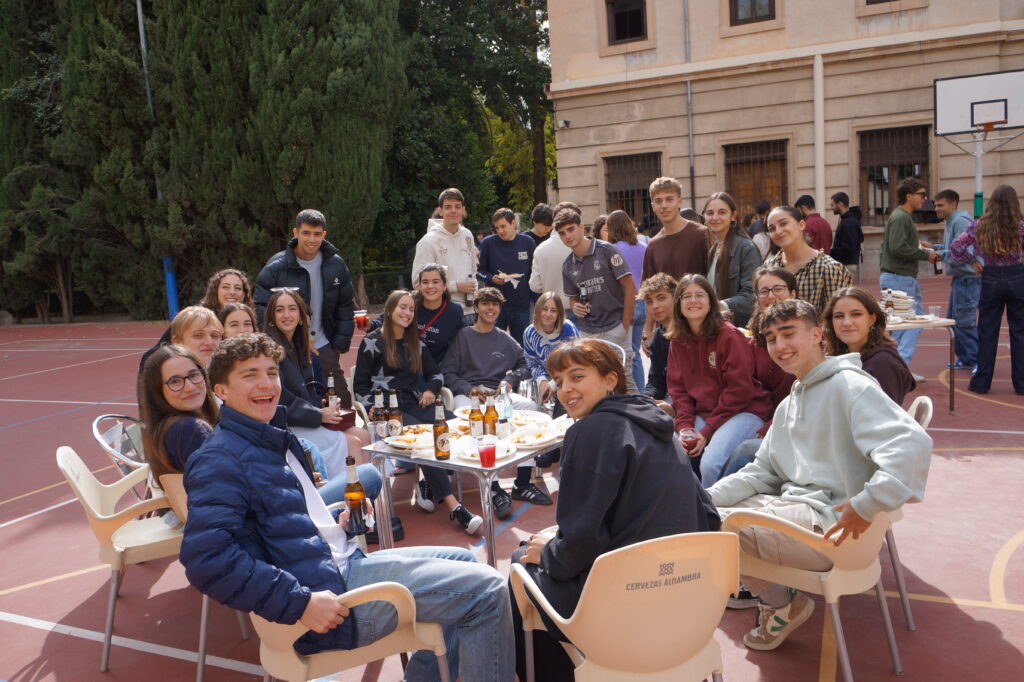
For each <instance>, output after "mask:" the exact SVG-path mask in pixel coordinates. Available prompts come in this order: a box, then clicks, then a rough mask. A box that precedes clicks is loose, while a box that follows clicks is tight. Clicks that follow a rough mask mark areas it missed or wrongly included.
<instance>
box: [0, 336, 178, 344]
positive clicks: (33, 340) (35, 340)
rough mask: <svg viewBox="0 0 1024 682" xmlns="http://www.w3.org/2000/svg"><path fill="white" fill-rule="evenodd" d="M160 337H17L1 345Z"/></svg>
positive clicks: (146, 339) (1, 342) (132, 339)
mask: <svg viewBox="0 0 1024 682" xmlns="http://www.w3.org/2000/svg"><path fill="white" fill-rule="evenodd" d="M157 338H159V337H156V338H153V337H151V336H93V337H89V336H86V337H82V338H80V339H71V338H67V339H57V338H52V337H51V338H46V339H17V340H16V341H0V346H9V345H11V344H12V343H54V342H56V341H118V342H120V341H151V342H153V343H156V340H157Z"/></svg>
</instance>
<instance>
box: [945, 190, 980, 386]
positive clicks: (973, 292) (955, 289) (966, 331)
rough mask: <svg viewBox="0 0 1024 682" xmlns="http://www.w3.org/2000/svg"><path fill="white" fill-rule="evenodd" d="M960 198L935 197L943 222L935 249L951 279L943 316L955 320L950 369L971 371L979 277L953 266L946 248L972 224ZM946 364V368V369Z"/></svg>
mask: <svg viewBox="0 0 1024 682" xmlns="http://www.w3.org/2000/svg"><path fill="white" fill-rule="evenodd" d="M959 206H960V195H959V194H957V193H956V192H954V191H953V190H951V189H944V190H942V191H941V192H939V193H938V194H936V195H935V214H936V215H937V216H939V217H940V218H942V219H943V220H945V221H946V229H945V231H944V232H943V235H942V245H941V246H938V245H936V246H935V250H936V251H937V252H938V254H939V258H941V259H942V260H943V261H945V262H946V274H948V275H949V276H950V277H952V278H953V279H952V282H950V285H949V307H948V308H946V317H948V318H950V319H953V320H956V326H955V327H953V337H954V339H955V346H956V358H957V359H956V365H955V367H954V368H952V369H974V366H975V365H977V364H978V301H979V300H980V298H981V278H980V277H978V273H976V272H975V271H974V268H972V267H971V266H970V265H968V264H966V263H955V262H953V260H952V258H951V257H950V253H949V247H950V245H952V244H953V242H954V241H956V238H957V237H959V236H960V235H962V234H963V233H964V232H966V231H967V228H968V227H969V226H970V224H971V223H972V222H973V219H972V218H971V215H970V214H969V213H967V211H961V210H960V209H959ZM948 366H949V365H948V363H947V367H948Z"/></svg>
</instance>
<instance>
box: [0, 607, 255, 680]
mask: <svg viewBox="0 0 1024 682" xmlns="http://www.w3.org/2000/svg"><path fill="white" fill-rule="evenodd" d="M0 621H6V622H8V623H13V624H15V625H24V626H25V627H30V628H36V629H37V630H43V631H45V632H55V633H57V634H60V635H71V636H72V637H80V638H82V639H88V640H90V641H93V642H102V641H103V633H102V632H97V631H95V630H86V629H85V628H79V627H74V626H72V625H64V624H62V623H53V622H51V621H48V620H40V619H38V618H29V617H28V616H19V615H18V614H16V613H8V612H7V611H0ZM111 643H112V644H113V645H114V646H120V647H124V648H125V649H135V650H136V651H142V652H144V653H147V654H156V655H157V656H166V657H168V658H176V659H178V660H181V661H188V662H190V663H196V662H198V660H199V655H198V654H197V653H196V652H194V651H188V650H187V649H178V648H176V647H171V646H164V645H162V644H153V643H152V642H143V641H141V640H138V639H129V638H128V637H121V636H119V635H114V637H113V638H112V639H111ZM206 665H207V666H214V667H216V668H224V669H225V670H233V671H235V672H240V673H248V674H250V675H256V676H258V677H262V676H263V667H262V666H259V665H256V664H255V663H246V662H245V661H236V660H233V659H230V658H222V657H221V656H210V655H207V656H206Z"/></svg>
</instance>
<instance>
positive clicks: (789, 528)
mask: <svg viewBox="0 0 1024 682" xmlns="http://www.w3.org/2000/svg"><path fill="white" fill-rule="evenodd" d="M749 526H760V527H762V528H769V529H771V530H774V531H777V532H779V533H782V534H783V535H788V536H789V537H791V538H793V539H794V540H799V541H800V542H802V543H804V544H805V545H809V546H810V547H813V548H814V549H816V550H817V551H819V552H821V553H822V554H825V553H826V551H827V548H830V547H831V548H833V549H834V548H835V546H834V545H833V544H832V543H831V542H829V541H828V540H825V539H824V537H823V536H821V535H818V534H817V533H815V532H813V531H810V530H807V529H806V528H803V527H801V526H798V525H796V524H795V523H792V522H791V521H786V520H785V519H780V518H779V517H777V516H772V515H771V514H763V513H761V512H755V511H734V512H732V513H730V514H729V515H728V516H727V517H725V520H724V521H723V522H722V530H723V531H726V532H730V533H737V534H738V533H739V532H740V531H741V530H743V529H744V528H747V527H749Z"/></svg>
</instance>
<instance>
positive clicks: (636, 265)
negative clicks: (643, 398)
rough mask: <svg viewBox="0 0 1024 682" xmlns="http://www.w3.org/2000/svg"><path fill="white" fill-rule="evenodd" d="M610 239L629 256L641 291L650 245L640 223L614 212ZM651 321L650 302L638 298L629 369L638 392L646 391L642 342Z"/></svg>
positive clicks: (607, 227)
mask: <svg viewBox="0 0 1024 682" xmlns="http://www.w3.org/2000/svg"><path fill="white" fill-rule="evenodd" d="M604 232H605V233H606V235H607V237H608V238H607V239H606V240H605V241H607V242H608V243H609V244H611V245H612V246H614V247H615V248H616V249H617V250H618V252H619V253H620V254H621V255H622V257H623V258H625V259H626V264H627V265H628V266H629V271H630V273H631V274H632V276H633V286H635V287H636V288H637V290H638V291H639V290H640V273H641V272H642V271H643V264H644V253H645V252H646V251H647V244H644V243H643V242H641V241H640V236H639V234H637V231H636V225H635V224H634V223H633V221H632V220H631V219H630V217H629V216H628V215H626V212H625V211H612V212H611V215H609V216H608V220H607V221H606V222H605V224H604ZM646 321H647V304H646V303H644V299H642V298H637V299H636V304H635V305H634V307H633V327H632V330H631V332H630V333H631V342H630V345H631V346H632V348H633V365H632V366H631V367H627V368H626V370H627V371H629V372H632V373H633V381H634V382H635V383H636V388H637V391H638V392H641V393H642V392H643V390H644V365H643V360H641V358H640V342H641V340H642V339H643V331H644V323H645V322H646Z"/></svg>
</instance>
